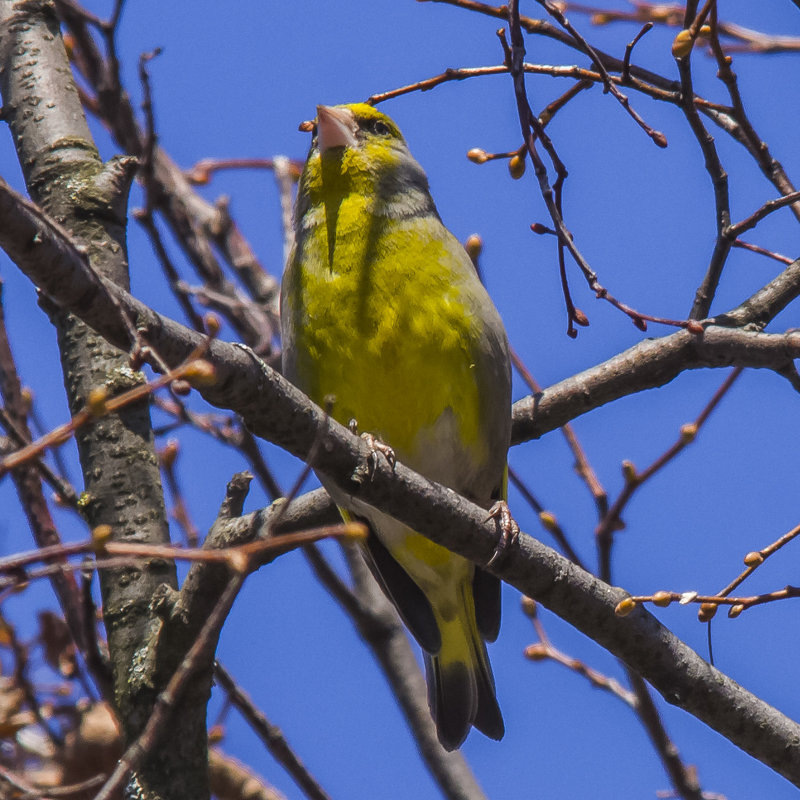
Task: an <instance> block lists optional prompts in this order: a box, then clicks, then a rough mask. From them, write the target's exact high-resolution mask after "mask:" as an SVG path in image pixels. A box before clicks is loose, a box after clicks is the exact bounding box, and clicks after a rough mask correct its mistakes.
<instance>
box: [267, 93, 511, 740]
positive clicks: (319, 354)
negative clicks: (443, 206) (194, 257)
mask: <svg viewBox="0 0 800 800" xmlns="http://www.w3.org/2000/svg"><path fill="white" fill-rule="evenodd" d="M301 130H311V131H312V132H313V138H312V142H311V148H310V151H309V154H308V157H307V160H306V162H305V165H304V167H303V171H302V174H301V177H300V179H299V183H298V190H297V200H296V204H295V216H294V234H295V241H294V245H293V250H292V252H291V253H290V255H289V258H288V261H287V265H286V268H285V270H284V275H283V280H282V288H281V320H282V321H281V335H282V346H283V350H282V370H283V373H284V375H285V376H286V377H287V378H288V379H289V380H290V381H291V382H292V383H294V384H295V385H296V386H297V387H298V388H300V389H301V390H302V391H304V392H305V394H306V395H307V396H308V397H309V398H310V399H311V400H313V401H314V402H316V403H317V404H319V405H323V404H325V403H326V402H327V403H328V404H329V408H330V411H331V414H332V416H333V417H334V418H335V419H336V420H337V421H339V422H341V423H342V424H350V425H351V427H353V426H357V428H358V429H359V430H361V431H363V432H364V433H362V435H363V436H368V437H369V441H370V442H371V443H373V444H374V445H375V446H377V447H378V448H379V449H382V451H383V452H384V453H387V454H390V455H391V454H394V456H396V457H397V458H398V459H399V460H400V461H401V462H402V463H403V464H405V465H406V466H407V467H410V468H411V469H413V470H415V471H416V472H418V473H420V474H421V475H423V476H424V477H426V478H428V479H430V480H433V481H436V482H438V483H441V484H443V485H445V486H447V487H449V488H451V489H453V490H455V491H456V492H458V493H460V494H461V495H463V496H464V497H466V498H468V499H469V500H471V501H473V502H475V503H477V504H479V505H480V506H482V507H484V508H487V509H490V507H491V508H494V507H495V504H497V503H498V502H499V503H501V504H502V503H504V501H505V494H506V485H507V451H508V447H509V439H510V426H511V411H510V409H511V367H510V357H509V346H508V341H507V337H506V332H505V328H504V326H503V322H502V320H501V318H500V315H499V313H498V311H497V309H496V308H495V306H494V304H493V303H492V301H491V299H490V297H489V295H488V293H487V291H486V290H485V288H484V286H483V284H482V282H481V280H480V277H479V275H478V273H477V270H476V268H475V265H474V263H473V262H472V260H471V259H470V257H469V255H468V254H467V252H466V250H465V248H464V246H463V245H462V244H461V243H460V242H459V241H458V239H456V237H455V236H454V235H453V234H452V233H450V231H449V230H448V229H447V228H446V227H445V226H444V224H443V223H442V220H441V218H440V216H439V213H438V211H437V209H436V206H435V204H434V201H433V198H432V197H431V193H430V189H429V184H428V179H427V176H426V174H425V172H424V170H423V169H422V167H421V166H420V165H419V163H417V161H416V160H415V159H414V157H413V156H412V155H411V152H410V151H409V148H408V145H407V144H406V141H405V139H404V138H403V135H402V134H401V132H400V130H399V128H398V127H397V125H396V124H395V123H394V121H393V120H392V119H391V118H390V117H389V116H387V115H386V114H384V113H382V112H380V111H378V110H377V109H376V108H374V107H373V106H371V105H368V104H366V103H353V104H347V105H338V106H324V105H320V106H317V117H316V120H315V121H314V122H311V123H306V124H305V125H301ZM320 480H321V482H322V484H323V486H325V487H326V488H327V489H328V491H329V493H330V494H331V496H332V497H333V499H334V501H335V502H336V503H337V505H338V506H339V507H340V509H342V511H343V514H344V515H347V516H349V517H355V518H358V519H362V520H364V521H366V523H367V524H368V527H369V531H370V532H369V534H368V536H367V539H366V543H365V545H364V549H365V555H366V560H367V562H368V563H369V565H370V567H371V568H372V571H373V573H374V574H375V575H376V577H377V579H378V582H379V583H380V584H381V586H382V588H383V589H384V591H385V593H386V594H387V595H388V597H389V598H390V600H391V601H392V602H393V603H394V605H395V607H396V608H397V610H398V612H399V614H400V617H401V618H402V620H403V621H404V623H405V624H406V626H407V627H408V629H409V630H410V632H411V633H412V635H413V636H414V638H415V639H416V640H417V642H418V643H419V645H420V646H421V648H422V650H423V653H424V661H425V667H426V677H427V686H428V703H429V706H430V710H431V715H432V717H433V721H434V723H435V726H436V732H437V736H438V739H439V741H440V742H441V744H442V745H443V747H444V748H445V749H447V750H454V749H456V748H458V747H460V746H461V744H462V743H463V742H464V740H465V738H466V736H467V734H468V733H469V731H470V730H471V728H472V727H473V726H474V727H475V728H476V729H478V730H480V731H481V732H482V733H484V734H485V735H486V736H488V737H490V738H492V739H501V738H502V736H503V734H504V722H503V717H502V714H501V711H500V708H499V705H498V703H497V698H496V691H495V682H494V677H493V674H492V669H491V666H490V664H489V658H488V655H487V650H486V644H485V643H486V642H487V641H490V642H491V641H494V640H495V639H496V638H497V635H498V632H499V627H500V581H499V579H498V578H497V577H495V576H494V575H492V574H491V573H490V572H488V571H487V570H486V569H484V568H482V567H478V566H476V565H475V564H473V562H471V561H469V560H467V559H465V558H463V557H461V556H459V555H456V554H454V553H451V552H450V551H449V550H446V549H445V548H443V547H441V546H440V545H438V544H435V543H434V542H432V541H431V540H429V539H427V538H426V537H424V536H423V535H422V534H420V533H417V532H416V531H414V530H412V529H410V528H408V527H407V526H405V525H403V524H402V523H400V522H398V521H397V520H395V519H393V518H392V517H390V516H388V515H387V514H385V513H383V512H381V511H379V510H378V509H376V508H374V507H372V506H369V505H368V504H366V503H364V502H363V501H361V500H357V499H355V498H354V497H352V496H349V495H347V494H345V493H344V492H343V491H342V490H340V489H338V488H337V487H336V486H335V485H334V484H333V482H332V481H330V480H327V479H326V477H325V475H324V474H323V475H320Z"/></svg>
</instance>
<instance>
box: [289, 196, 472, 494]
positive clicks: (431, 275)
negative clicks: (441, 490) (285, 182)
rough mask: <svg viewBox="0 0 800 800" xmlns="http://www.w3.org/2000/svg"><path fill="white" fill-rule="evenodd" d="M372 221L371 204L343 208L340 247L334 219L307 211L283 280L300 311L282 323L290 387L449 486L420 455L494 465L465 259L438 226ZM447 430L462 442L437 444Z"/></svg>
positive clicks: (344, 203) (347, 203) (349, 200)
mask: <svg viewBox="0 0 800 800" xmlns="http://www.w3.org/2000/svg"><path fill="white" fill-rule="evenodd" d="M329 211H330V209H328V212H329ZM370 212H371V210H370V208H369V207H368V201H367V200H365V199H364V198H363V197H361V196H353V195H349V196H347V197H345V198H344V199H343V200H341V202H339V203H338V204H337V208H336V224H335V228H334V230H335V240H334V242H333V247H329V239H328V232H329V231H330V230H331V227H330V226H329V225H328V224H326V219H325V217H326V216H327V217H328V218H329V217H330V213H328V214H327V215H326V214H325V211H324V209H323V207H318V208H316V209H314V210H312V211H311V212H309V216H308V219H307V222H308V227H307V229H306V232H305V235H302V236H301V237H299V238H298V243H297V245H296V252H295V255H294V257H293V259H292V261H291V263H290V266H289V273H288V274H287V276H286V279H285V280H286V289H287V290H286V291H285V296H286V297H288V298H291V301H290V307H288V308H284V310H283V313H284V314H287V313H288V314H290V315H291V317H292V329H293V335H294V337H295V342H294V350H295V352H296V353H297V361H296V364H295V367H294V370H295V373H296V374H295V375H292V376H290V377H291V378H292V380H294V381H295V382H296V383H297V384H298V385H299V386H300V388H302V389H303V390H304V391H306V393H307V394H308V395H309V396H310V397H311V398H312V399H313V400H314V401H315V402H317V403H319V404H323V403H324V401H325V399H326V398H328V397H330V398H332V399H333V400H334V405H333V415H334V417H335V418H336V419H337V420H339V421H340V422H344V423H347V422H348V421H349V420H350V419H355V420H357V422H358V426H359V428H360V430H362V431H369V432H370V433H373V434H376V435H379V436H380V437H381V438H383V439H384V440H385V441H386V442H388V443H389V444H390V445H391V446H392V447H393V448H394V449H395V450H396V451H397V454H398V456H399V457H400V458H401V460H404V461H405V462H406V463H408V464H409V465H410V466H412V467H414V466H416V467H417V469H420V471H423V472H425V473H427V474H429V477H433V478H435V479H438V480H442V477H440V476H435V475H431V474H430V470H425V469H424V468H423V466H422V465H421V464H420V463H419V462H420V458H419V451H420V448H421V447H427V446H430V445H434V446H435V445H436V444H441V442H435V441H433V440H436V439H441V440H442V442H447V441H448V440H453V441H454V442H455V443H456V444H453V445H451V446H450V448H448V449H455V450H457V451H459V452H448V453H443V454H442V456H443V457H445V458H446V459H453V458H459V457H460V458H468V459H470V460H473V459H474V460H475V462H476V463H482V462H483V461H484V459H485V453H484V452H483V451H484V448H485V445H484V443H483V442H482V440H481V436H480V427H481V420H480V416H481V398H480V392H479V388H478V384H477V380H476V375H475V357H476V349H475V348H477V347H478V346H479V344H478V343H479V339H480V333H481V331H480V327H479V326H480V320H477V319H476V317H475V314H474V313H472V308H471V307H470V298H469V297H468V295H467V294H465V289H464V277H463V259H464V254H463V250H462V251H461V252H454V250H453V248H454V247H456V248H460V245H459V244H458V242H457V241H456V240H455V239H453V237H452V236H450V235H449V234H447V235H445V236H443V235H442V232H443V231H444V228H443V226H442V225H441V222H439V220H438V218H437V217H435V216H431V215H425V216H420V217H410V218H405V219H388V218H387V217H383V216H379V215H376V214H374V213H370ZM315 214H316V215H317V216H318V218H317V219H314V215H315ZM445 233H446V232H445ZM443 420H444V421H443ZM437 424H438V427H441V426H442V425H445V424H447V425H450V426H455V428H456V431H449V432H448V434H452V433H457V434H458V435H457V436H452V435H446V436H437V435H436V430H437ZM426 438H428V439H431V440H432V441H426ZM436 471H437V472H438V471H439V470H436Z"/></svg>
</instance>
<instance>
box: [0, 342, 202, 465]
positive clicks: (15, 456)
mask: <svg viewBox="0 0 800 800" xmlns="http://www.w3.org/2000/svg"><path fill="white" fill-rule="evenodd" d="M206 349H207V344H203V345H201V346H200V347H198V348H197V349H196V350H195V351H194V352H193V353H192V354H191V355H190V356H189V358H188V359H186V361H184V362H183V363H182V364H180V365H179V366H177V367H176V368H175V369H173V370H169V371H168V372H166V373H165V374H164V375H160V376H159V377H158V378H156V379H155V380H152V381H149V382H147V383H144V384H142V385H140V386H134V387H133V388H132V389H129V390H128V391H126V392H123V393H122V394H119V395H117V396H116V397H111V398H106V397H105V396H104V395H103V396H102V397H98V400H97V402H91V401H90V402H89V403H88V404H87V405H86V406H85V407H84V408H83V409H81V410H80V411H79V412H78V413H77V414H75V416H74V417H72V419H71V420H70V421H69V422H65V423H64V424H63V425H59V426H58V427H57V428H53V430H51V431H50V432H49V433H46V434H45V435H44V436H42V437H41V438H40V439H37V440H36V441H35V442H31V443H30V444H29V445H26V446H25V447H23V448H21V449H20V450H17V451H15V452H14V453H12V454H11V455H8V456H6V457H5V458H4V459H3V460H2V461H0V477H2V476H3V475H5V474H6V473H7V472H8V471H9V470H12V469H14V468H15V467H18V466H20V465H21V464H25V463H28V462H29V461H32V460H33V459H36V458H38V457H39V456H40V455H42V453H44V451H45V450H47V449H48V448H51V447H57V446H58V445H61V444H63V443H64V442H66V441H67V440H68V439H69V438H70V437H71V436H72V435H73V434H74V433H75V431H76V430H77V429H78V428H79V427H81V426H82V425H85V424H87V423H89V422H91V421H92V420H94V419H97V418H98V417H101V416H105V415H106V414H112V413H114V412H115V411H117V410H119V409H120V408H123V407H125V406H127V405H130V404H132V403H135V402H137V401H138V400H142V399H143V398H145V397H147V396H148V395H150V394H152V393H153V392H155V391H157V390H158V389H160V388H162V387H163V386H168V385H169V384H171V383H173V382H174V381H176V380H180V379H184V378H187V377H194V376H195V375H196V373H197V371H198V368H199V366H200V362H199V359H200V357H201V356H202V355H203V353H205V351H206ZM205 364H206V365H207V366H206V367H203V368H202V371H204V372H207V373H208V374H207V375H205V376H203V377H204V378H208V379H213V367H211V365H210V364H208V363H207V362H205ZM101 391H102V390H101Z"/></svg>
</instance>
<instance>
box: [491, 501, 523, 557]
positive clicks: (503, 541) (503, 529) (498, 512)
mask: <svg viewBox="0 0 800 800" xmlns="http://www.w3.org/2000/svg"><path fill="white" fill-rule="evenodd" d="M490 519H494V520H496V521H497V527H498V528H499V529H500V535H499V537H498V539H497V544H496V545H495V548H494V553H492V557H491V558H490V559H489V561H488V562H487V563H486V566H487V567H491V566H492V565H493V564H495V563H497V561H498V560H499V559H500V558H502V557H503V556H504V555H505V553H506V552H507V551H508V549H509V548H510V547H512V546H513V545H514V544H516V542H517V539H518V538H519V525H517V523H516V521H515V520H514V517H512V516H511V509H509V507H508V503H506V501H505V500H498V501H497V502H496V503H495V504H494V505H493V506H492V507H491V508H490V509H489V516H487V517H486V521H487V522H488V521H489V520H490Z"/></svg>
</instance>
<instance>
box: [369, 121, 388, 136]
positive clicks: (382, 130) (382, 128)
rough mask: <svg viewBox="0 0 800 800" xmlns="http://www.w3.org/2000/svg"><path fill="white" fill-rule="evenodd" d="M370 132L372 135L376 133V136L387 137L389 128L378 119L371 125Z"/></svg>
mask: <svg viewBox="0 0 800 800" xmlns="http://www.w3.org/2000/svg"><path fill="white" fill-rule="evenodd" d="M372 130H373V132H374V133H377V134H378V136H388V134H389V126H388V125H387V124H386V123H385V122H381V121H380V120H379V119H378V120H375V122H373V123H372Z"/></svg>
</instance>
